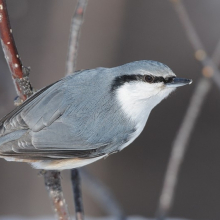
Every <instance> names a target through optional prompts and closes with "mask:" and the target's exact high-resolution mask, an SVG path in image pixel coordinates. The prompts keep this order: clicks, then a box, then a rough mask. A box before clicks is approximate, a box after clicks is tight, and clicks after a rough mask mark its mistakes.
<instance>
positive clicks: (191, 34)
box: [170, 0, 220, 89]
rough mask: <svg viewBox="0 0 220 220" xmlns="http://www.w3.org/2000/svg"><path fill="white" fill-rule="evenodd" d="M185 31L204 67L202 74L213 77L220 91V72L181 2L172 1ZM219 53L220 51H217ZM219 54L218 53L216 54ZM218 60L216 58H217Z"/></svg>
mask: <svg viewBox="0 0 220 220" xmlns="http://www.w3.org/2000/svg"><path fill="white" fill-rule="evenodd" d="M170 1H171V2H172V3H173V6H174V9H175V11H176V13H177V15H178V17H179V19H180V21H181V23H182V25H183V27H184V29H185V33H186V35H187V37H188V39H189V41H190V43H191V45H192V47H193V49H194V51H195V58H196V59H197V60H198V61H200V62H201V64H202V65H203V70H202V73H203V75H204V76H205V77H212V79H213V82H214V83H215V84H216V85H217V86H218V88H219V89H220V71H219V70H218V67H217V65H216V64H215V63H214V61H213V60H212V59H211V58H210V57H209V56H208V55H207V53H206V50H205V48H204V46H203V44H202V42H201V40H200V38H199V35H198V34H197V32H196V30H195V28H194V26H193V24H192V22H191V20H190V18H189V15H188V13H187V11H186V9H185V7H184V5H183V3H182V1H181V0H170ZM216 51H219V50H216ZM216 54H217V52H216ZM215 60H216V57H215ZM218 62H219V61H218Z"/></svg>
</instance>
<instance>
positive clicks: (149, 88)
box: [116, 82, 174, 139]
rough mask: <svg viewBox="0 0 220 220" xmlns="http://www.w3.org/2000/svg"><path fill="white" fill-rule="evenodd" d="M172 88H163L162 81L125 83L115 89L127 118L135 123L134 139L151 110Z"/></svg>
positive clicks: (142, 127)
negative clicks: (154, 82) (155, 82)
mask: <svg viewBox="0 0 220 220" xmlns="http://www.w3.org/2000/svg"><path fill="white" fill-rule="evenodd" d="M173 90H174V89H173V88H172V89H171V88H165V86H164V84H163V83H157V84H146V83H145V82H130V83H125V84H124V85H123V86H121V87H120V88H118V89H117V91H116V97H117V99H118V102H119V104H120V105H121V108H122V110H123V112H124V113H125V115H126V116H127V118H128V119H129V120H132V121H133V122H135V124H136V132H135V134H134V136H135V137H134V139H135V138H136V137H137V136H138V135H139V134H140V133H141V132H142V130H143V129H144V126H145V124H146V122H147V119H148V117H149V114H150V112H151V110H152V109H153V108H154V107H155V106H156V105H157V104H159V103H160V102H161V101H162V100H163V99H164V98H166V97H167V96H168V95H169V94H170V93H171V92H172V91H173Z"/></svg>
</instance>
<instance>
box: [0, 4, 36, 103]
mask: <svg viewBox="0 0 220 220" xmlns="http://www.w3.org/2000/svg"><path fill="white" fill-rule="evenodd" d="M0 35H1V44H2V48H3V52H4V55H5V59H6V61H7V63H8V66H9V69H10V72H11V75H12V79H13V82H14V85H15V89H16V92H17V94H18V96H19V98H20V100H21V101H22V102H23V101H25V100H26V99H27V98H28V97H29V96H31V95H32V94H33V90H32V86H31V84H30V81H29V77H28V75H29V68H25V67H24V66H23V65H22V62H21V59H20V57H19V54H18V51H17V48H16V45H15V41H14V37H13V34H12V29H11V25H10V21H9V16H8V11H7V6H6V2H5V0H0Z"/></svg>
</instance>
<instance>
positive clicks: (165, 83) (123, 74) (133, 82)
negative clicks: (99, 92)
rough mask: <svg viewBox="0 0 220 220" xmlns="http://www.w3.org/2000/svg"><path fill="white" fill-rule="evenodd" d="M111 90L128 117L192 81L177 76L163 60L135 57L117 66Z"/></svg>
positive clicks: (144, 112)
mask: <svg viewBox="0 0 220 220" xmlns="http://www.w3.org/2000/svg"><path fill="white" fill-rule="evenodd" d="M114 69H115V73H116V76H115V78H114V80H113V83H112V85H111V91H112V92H114V94H115V95H116V97H117V100H118V102H119V104H120V105H121V107H122V109H123V110H124V112H125V113H126V114H127V115H128V116H129V117H131V118H134V119H135V118H140V114H145V115H146V114H147V113H150V111H151V110H152V109H153V108H154V107H155V106H156V105H157V104H158V103H160V102H161V101H162V100H163V99H164V98H166V97H167V96H168V95H169V94H170V93H171V92H172V91H174V90H175V89H176V88H177V87H179V86H184V85H187V84H190V83H192V80H190V79H183V78H177V77H176V75H175V74H174V73H173V71H172V70H171V69H170V68H169V67H168V66H166V65H165V64H162V63H159V62H157V61H149V60H143V61H136V62H132V63H128V64H125V65H123V66H120V67H116V68H114Z"/></svg>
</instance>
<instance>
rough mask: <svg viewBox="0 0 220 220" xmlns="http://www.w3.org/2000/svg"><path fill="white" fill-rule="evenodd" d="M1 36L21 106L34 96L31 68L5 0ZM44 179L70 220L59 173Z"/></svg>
mask: <svg viewBox="0 0 220 220" xmlns="http://www.w3.org/2000/svg"><path fill="white" fill-rule="evenodd" d="M0 34H1V44H2V48H3V51H4V55H5V58H6V61H7V63H8V66H9V69H10V72H11V75H12V79H13V82H14V85H15V89H16V92H17V94H18V97H19V100H17V102H16V103H15V104H16V105H19V104H21V103H22V102H23V101H25V100H26V99H27V98H28V97H30V96H31V95H32V94H33V89H32V86H31V83H30V81H29V71H30V68H26V67H24V66H23V64H22V62H21V59H20V56H19V54H18V51H17V48H16V45H15V41H14V37H13V34H12V29H11V25H10V21H9V16H8V12H7V6H6V2H5V0H0ZM44 177H45V185H46V186H47V190H48V193H49V196H50V199H51V201H52V203H53V206H54V211H55V212H56V215H57V217H58V219H63V220H65V219H69V217H68V212H67V207H66V204H65V200H64V198H63V193H62V189H61V185H60V174H59V172H58V171H53V172H50V171H49V172H45V174H44Z"/></svg>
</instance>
